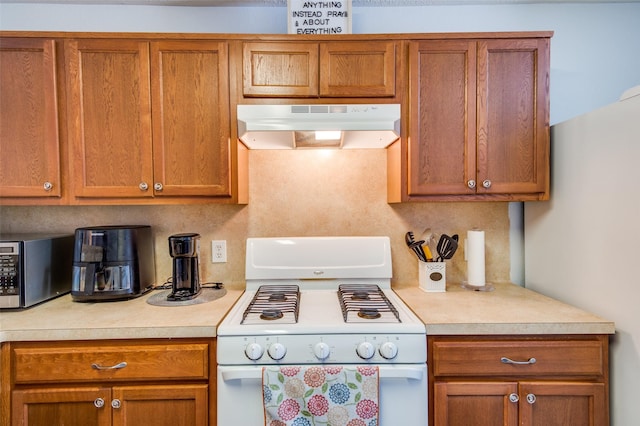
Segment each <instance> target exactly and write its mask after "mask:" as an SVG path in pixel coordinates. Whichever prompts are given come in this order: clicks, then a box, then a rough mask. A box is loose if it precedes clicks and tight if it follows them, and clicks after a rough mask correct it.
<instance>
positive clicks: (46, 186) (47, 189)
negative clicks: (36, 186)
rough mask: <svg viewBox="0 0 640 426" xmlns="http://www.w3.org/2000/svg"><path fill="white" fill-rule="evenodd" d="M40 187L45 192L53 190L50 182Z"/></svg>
mask: <svg viewBox="0 0 640 426" xmlns="http://www.w3.org/2000/svg"><path fill="white" fill-rule="evenodd" d="M42 187H43V188H44V190H45V191H51V190H52V189H53V184H52V183H51V182H45V183H44V185H42Z"/></svg>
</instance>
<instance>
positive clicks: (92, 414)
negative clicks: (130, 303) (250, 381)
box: [7, 339, 216, 426]
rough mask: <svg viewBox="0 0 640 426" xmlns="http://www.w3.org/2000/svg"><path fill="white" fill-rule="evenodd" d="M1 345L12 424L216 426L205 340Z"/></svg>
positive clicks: (211, 362) (211, 351)
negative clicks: (5, 357) (6, 357)
mask: <svg viewBox="0 0 640 426" xmlns="http://www.w3.org/2000/svg"><path fill="white" fill-rule="evenodd" d="M7 345H9V348H8V349H7V351H8V353H9V363H10V365H11V368H10V369H9V370H8V371H10V372H11V377H10V383H11V390H10V392H11V417H12V419H11V424H14V425H18V424H20V425H23V424H24V425H47V426H49V425H51V424H52V423H51V422H52V419H56V421H57V423H55V424H82V425H105V426H106V425H108V426H111V425H114V426H120V425H125V424H133V425H137V424H153V425H167V426H169V425H171V426H174V425H184V426H193V425H197V426H206V425H207V424H215V413H216V411H215V371H214V370H215V358H214V356H215V347H214V343H213V340H212V339H172V340H171V341H164V340H152V341H148V342H147V341H122V342H119V341H96V342H33V343H32V342H15V343H8V344H7Z"/></svg>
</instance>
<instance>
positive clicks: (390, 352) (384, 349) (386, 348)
mask: <svg viewBox="0 0 640 426" xmlns="http://www.w3.org/2000/svg"><path fill="white" fill-rule="evenodd" d="M378 352H380V355H382V358H384V359H394V358H395V357H396V356H397V355H398V347H397V346H396V344H395V343H393V342H384V343H383V344H382V345H380V349H378Z"/></svg>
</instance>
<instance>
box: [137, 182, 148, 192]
mask: <svg viewBox="0 0 640 426" xmlns="http://www.w3.org/2000/svg"><path fill="white" fill-rule="evenodd" d="M138 188H140V191H146V190H147V189H149V185H147V182H140V185H138Z"/></svg>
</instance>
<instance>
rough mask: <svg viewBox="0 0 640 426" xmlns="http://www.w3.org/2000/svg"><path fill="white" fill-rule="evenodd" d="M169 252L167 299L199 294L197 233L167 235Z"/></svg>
mask: <svg viewBox="0 0 640 426" xmlns="http://www.w3.org/2000/svg"><path fill="white" fill-rule="evenodd" d="M169 254H170V255H171V257H172V258H173V277H172V278H171V294H169V295H168V296H167V300H170V301H180V300H190V299H193V298H195V297H197V296H198V294H200V290H201V287H200V271H199V267H198V255H199V254H200V235H199V234H176V235H171V236H170V237H169Z"/></svg>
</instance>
